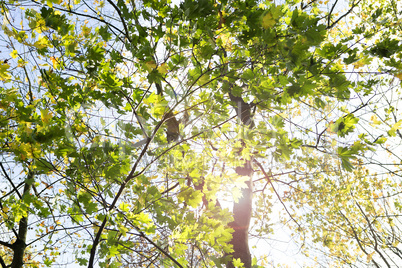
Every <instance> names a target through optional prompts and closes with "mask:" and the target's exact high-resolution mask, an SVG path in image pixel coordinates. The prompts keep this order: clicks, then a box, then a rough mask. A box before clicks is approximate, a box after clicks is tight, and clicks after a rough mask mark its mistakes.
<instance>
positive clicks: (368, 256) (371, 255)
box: [367, 251, 375, 262]
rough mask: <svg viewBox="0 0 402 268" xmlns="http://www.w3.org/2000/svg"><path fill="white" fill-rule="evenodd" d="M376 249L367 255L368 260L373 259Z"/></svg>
mask: <svg viewBox="0 0 402 268" xmlns="http://www.w3.org/2000/svg"><path fill="white" fill-rule="evenodd" d="M374 253H375V251H373V252H372V253H371V254H368V255H367V262H371V259H372V258H373V255H374Z"/></svg>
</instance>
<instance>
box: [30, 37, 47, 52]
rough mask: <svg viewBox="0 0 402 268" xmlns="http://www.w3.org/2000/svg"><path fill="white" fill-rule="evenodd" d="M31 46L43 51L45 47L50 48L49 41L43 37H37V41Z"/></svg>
mask: <svg viewBox="0 0 402 268" xmlns="http://www.w3.org/2000/svg"><path fill="white" fill-rule="evenodd" d="M33 45H34V47H36V48H37V49H43V48H45V47H50V46H51V45H50V43H49V40H48V39H47V38H46V37H44V36H39V37H38V41H36V42H35V43H34V44H33Z"/></svg>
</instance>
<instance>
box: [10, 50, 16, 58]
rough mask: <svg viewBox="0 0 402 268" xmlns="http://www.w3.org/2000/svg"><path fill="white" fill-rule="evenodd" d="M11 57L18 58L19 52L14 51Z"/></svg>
mask: <svg viewBox="0 0 402 268" xmlns="http://www.w3.org/2000/svg"><path fill="white" fill-rule="evenodd" d="M10 56H11V57H12V58H13V59H15V58H16V57H18V51H17V50H15V49H14V50H13V52H11V53H10Z"/></svg>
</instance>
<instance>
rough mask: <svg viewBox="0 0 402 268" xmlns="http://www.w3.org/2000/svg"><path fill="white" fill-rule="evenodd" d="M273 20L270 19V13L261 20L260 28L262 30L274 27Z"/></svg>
mask: <svg viewBox="0 0 402 268" xmlns="http://www.w3.org/2000/svg"><path fill="white" fill-rule="evenodd" d="M275 22H276V21H275V19H274V18H273V17H272V14H271V13H267V14H266V15H265V16H264V17H263V18H262V27H263V28H264V29H268V28H270V27H272V26H274V25H275Z"/></svg>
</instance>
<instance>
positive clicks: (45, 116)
mask: <svg viewBox="0 0 402 268" xmlns="http://www.w3.org/2000/svg"><path fill="white" fill-rule="evenodd" d="M52 116H53V115H52V113H50V112H49V110H48V109H44V110H41V111H40V117H41V119H42V122H44V123H45V124H47V123H48V122H49V120H50V118H52Z"/></svg>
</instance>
